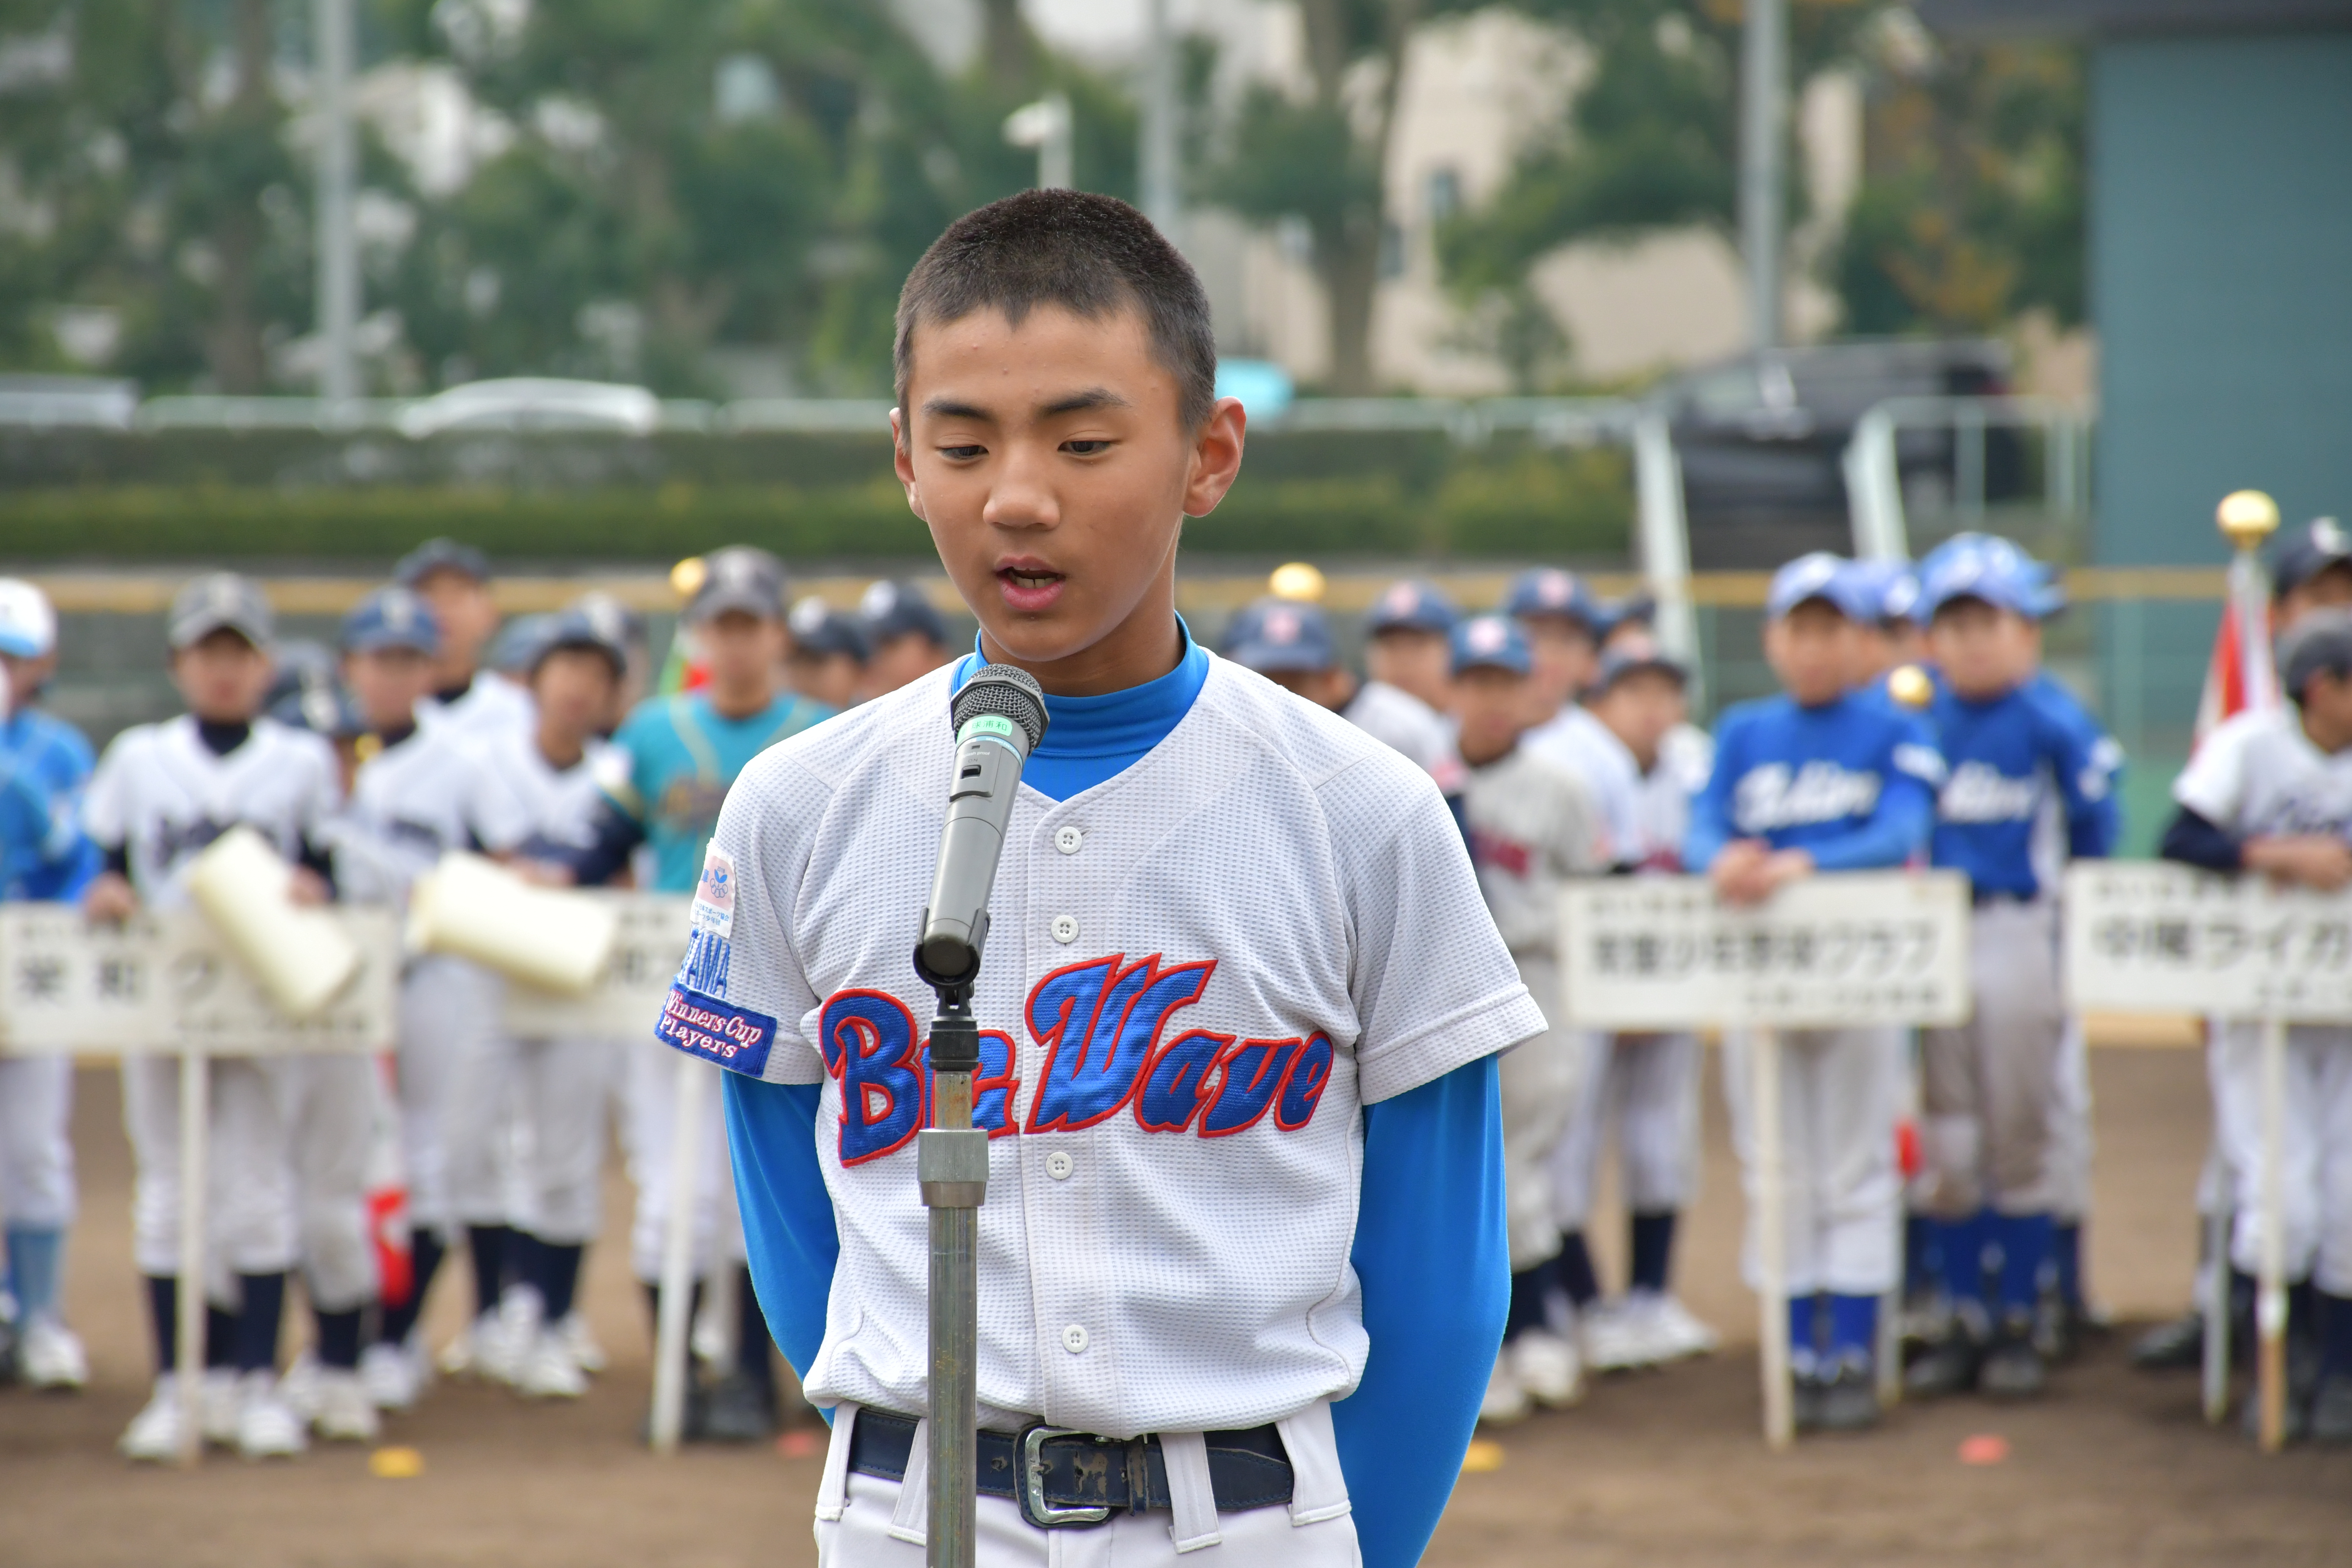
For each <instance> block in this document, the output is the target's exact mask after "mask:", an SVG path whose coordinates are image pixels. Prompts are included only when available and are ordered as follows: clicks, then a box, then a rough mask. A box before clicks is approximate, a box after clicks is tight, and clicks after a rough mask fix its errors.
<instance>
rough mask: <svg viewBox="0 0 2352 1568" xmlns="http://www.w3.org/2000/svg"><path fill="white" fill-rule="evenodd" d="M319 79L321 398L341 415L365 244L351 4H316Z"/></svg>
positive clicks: (327, 0)
mask: <svg viewBox="0 0 2352 1568" xmlns="http://www.w3.org/2000/svg"><path fill="white" fill-rule="evenodd" d="M315 15H316V18H317V26H318V40H317V46H316V52H317V60H316V62H315V63H316V68H317V71H318V79H319V127H320V130H319V199H318V223H319V232H318V252H319V282H318V289H319V340H320V345H321V346H322V347H323V349H324V350H325V353H324V354H323V355H322V356H321V358H320V365H319V395H320V397H322V398H324V399H326V401H327V402H328V403H329V404H330V405H334V406H335V407H336V408H338V409H339V408H340V407H341V405H345V404H348V403H349V402H350V401H351V400H352V399H353V398H355V397H357V396H358V395H359V392H360V380H359V363H358V359H357V356H356V354H355V352H354V350H353V346H352V335H353V332H354V331H355V329H356V328H357V327H358V325H359V319H360V252H359V237H358V236H357V235H356V234H354V233H353V232H352V187H353V185H354V184H356V181H357V176H358V163H359V160H358V155H357V152H356V148H355V145H354V141H353V137H352V54H353V52H354V50H353V44H352V0H317V9H316V13H315Z"/></svg>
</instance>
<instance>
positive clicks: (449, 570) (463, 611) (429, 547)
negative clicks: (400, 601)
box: [392, 539, 530, 741]
mask: <svg viewBox="0 0 2352 1568" xmlns="http://www.w3.org/2000/svg"><path fill="white" fill-rule="evenodd" d="M392 580H393V581H394V583H395V584H398V585H399V586H401V587H403V588H406V589H407V590H409V591H410V592H411V593H413V594H415V595H416V596H417V597H418V598H419V599H421V600H423V601H424V603H425V608H427V609H428V610H430V611H432V612H433V624H434V626H436V627H437V628H438V629H439V631H440V634H441V651H440V652H439V653H438V654H436V655H435V656H434V660H433V686H432V689H431V690H430V691H428V692H427V693H426V694H425V700H424V701H423V702H422V703H421V704H419V705H418V708H417V716H418V718H419V719H420V720H421V721H424V722H425V723H428V724H439V723H447V724H450V725H453V726H455V727H456V728H457V731H458V732H459V733H460V734H462V735H465V736H466V737H467V738H468V739H470V740H476V741H481V740H487V739H488V738H490V737H492V736H495V735H503V734H509V733H512V732H514V731H520V730H522V729H525V728H527V727H528V726H529V724H530V696H529V695H528V694H527V693H526V692H524V690H523V689H522V688H521V687H520V686H518V685H516V684H515V683H514V682H513V681H510V680H500V679H497V678H496V677H494V676H492V675H491V674H490V673H489V672H488V671H487V670H485V669H484V668H482V656H483V652H484V650H485V649H487V648H488V647H489V646H490V639H491V638H492V637H496V636H497V635H498V630H499V606H498V601H497V600H496V599H495V598H493V597H492V596H491V594H490V559H489V557H488V556H487V555H485V554H483V553H482V552H480V551H478V550H477V549H475V548H474V547H473V546H472V545H470V544H460V543H458V542H457V541H456V540H454V539H428V540H426V541H425V542H424V543H422V544H420V545H418V546H417V547H416V548H415V549H414V550H412V551H410V552H408V553H407V554H405V555H404V556H402V557H401V558H400V560H399V562H398V563H396V564H395V565H394V567H393V569H392Z"/></svg>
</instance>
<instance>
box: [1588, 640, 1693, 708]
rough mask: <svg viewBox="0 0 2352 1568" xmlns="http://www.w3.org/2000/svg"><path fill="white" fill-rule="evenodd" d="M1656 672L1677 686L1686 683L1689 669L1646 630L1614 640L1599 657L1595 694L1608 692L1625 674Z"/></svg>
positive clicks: (1594, 684)
mask: <svg viewBox="0 0 2352 1568" xmlns="http://www.w3.org/2000/svg"><path fill="white" fill-rule="evenodd" d="M1645 670H1656V671H1658V672H1659V673H1660V674H1662V675H1668V676H1672V677H1673V678H1674V679H1675V683H1676V684H1677V685H1681V686H1688V685H1689V684H1690V668H1689V667H1688V666H1686V665H1685V664H1684V663H1683V661H1682V660H1680V659H1678V658H1675V656H1674V655H1672V654H1670V653H1668V652H1667V651H1666V650H1665V649H1664V647H1661V646H1659V643H1658V639H1657V638H1655V637H1652V636H1651V635H1650V634H1649V633H1648V632H1647V631H1640V632H1633V633H1631V634H1629V635H1627V636H1626V637H1622V638H1620V639H1619V640H1618V643H1617V646H1615V647H1612V648H1611V649H1610V650H1609V651H1608V652H1607V653H1604V654H1602V655H1601V674H1600V677H1599V679H1596V680H1594V681H1593V683H1592V689H1593V691H1594V692H1595V693H1599V692H1603V691H1606V690H1608V689H1610V688H1611V687H1612V686H1614V685H1616V684H1617V683H1618V682H1619V681H1621V680H1622V679H1625V678H1626V677H1627V676H1629V675H1639V674H1641V673H1643V671H1645Z"/></svg>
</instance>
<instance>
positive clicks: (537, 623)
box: [482, 610, 555, 676]
mask: <svg viewBox="0 0 2352 1568" xmlns="http://www.w3.org/2000/svg"><path fill="white" fill-rule="evenodd" d="M554 624H555V616H554V615H553V614H552V613H551V612H548V611H545V610H542V611H541V612H539V613H538V614H537V615H530V616H515V617H514V618H513V619H512V620H510V621H508V622H507V623H506V624H505V625H504V626H500V627H499V633H498V636H496V637H492V638H491V639H490V647H489V651H488V653H486V654H484V655H483V656H482V662H483V663H484V664H486V665H488V667H489V668H492V669H495V670H498V671H499V673H501V674H504V675H516V676H520V675H527V674H529V673H530V667H531V666H532V665H534V664H537V663H538V662H539V647H540V644H541V643H542V642H544V641H545V640H546V638H547V629H548V628H549V627H550V626H553V625H554Z"/></svg>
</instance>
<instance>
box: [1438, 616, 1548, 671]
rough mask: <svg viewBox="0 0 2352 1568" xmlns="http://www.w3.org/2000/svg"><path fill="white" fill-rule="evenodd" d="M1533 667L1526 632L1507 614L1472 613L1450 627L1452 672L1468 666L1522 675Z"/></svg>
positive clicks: (1467, 668) (1468, 667)
mask: <svg viewBox="0 0 2352 1568" xmlns="http://www.w3.org/2000/svg"><path fill="white" fill-rule="evenodd" d="M1534 668H1535V659H1534V658H1533V657H1532V656H1531V655H1529V654H1528V634H1527V633H1525V632H1523V631H1521V630H1520V629H1519V623H1518V621H1517V618H1516V617H1514V616H1504V615H1487V616H1472V617H1471V618H1470V619H1468V620H1466V621H1464V622H1463V623H1462V624H1461V625H1460V626H1455V627H1454V674H1455V675H1457V676H1458V675H1461V674H1462V673H1463V672H1464V671H1465V670H1472V669H1507V670H1509V671H1510V672H1511V673H1512V674H1513V675H1525V674H1527V673H1528V672H1529V671H1530V670H1532V669H1534Z"/></svg>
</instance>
